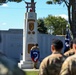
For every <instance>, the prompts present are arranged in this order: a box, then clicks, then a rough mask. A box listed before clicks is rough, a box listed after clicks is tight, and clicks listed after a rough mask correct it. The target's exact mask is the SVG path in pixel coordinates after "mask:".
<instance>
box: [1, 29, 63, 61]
mask: <svg viewBox="0 0 76 75" xmlns="http://www.w3.org/2000/svg"><path fill="white" fill-rule="evenodd" d="M0 33H1V38H2V40H1V43H0V51H1V52H3V53H4V54H5V55H6V56H7V57H8V58H11V59H13V60H15V61H16V62H18V61H19V60H20V54H21V52H22V50H23V48H22V47H23V30H22V29H10V30H8V31H1V32H0ZM55 38H59V39H61V40H62V41H63V43H64V37H62V36H60V37H59V36H54V35H50V34H38V44H39V50H40V59H39V60H40V61H41V60H42V59H43V58H44V57H46V56H48V55H50V54H51V50H50V46H51V42H52V39H55Z"/></svg>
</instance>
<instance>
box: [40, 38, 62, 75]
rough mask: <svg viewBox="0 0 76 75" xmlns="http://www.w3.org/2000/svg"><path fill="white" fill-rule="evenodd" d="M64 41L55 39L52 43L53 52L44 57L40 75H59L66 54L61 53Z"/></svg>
mask: <svg viewBox="0 0 76 75" xmlns="http://www.w3.org/2000/svg"><path fill="white" fill-rule="evenodd" d="M62 48H63V43H62V41H61V40H59V39H54V40H53V42H52V45H51V51H52V54H51V55H49V56H47V57H46V58H44V59H43V61H42V62H41V64H40V67H39V75H59V73H60V69H61V65H62V63H63V61H64V56H63V55H62V53H61V50H62Z"/></svg>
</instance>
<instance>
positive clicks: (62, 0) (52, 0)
mask: <svg viewBox="0 0 76 75" xmlns="http://www.w3.org/2000/svg"><path fill="white" fill-rule="evenodd" d="M73 1H74V0H49V1H47V2H46V3H47V4H62V3H65V5H66V6H67V9H68V20H69V24H70V29H71V31H72V30H73V27H72V20H71V16H70V14H71V11H70V9H71V7H72V5H73Z"/></svg>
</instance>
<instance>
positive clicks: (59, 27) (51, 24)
mask: <svg viewBox="0 0 76 75" xmlns="http://www.w3.org/2000/svg"><path fill="white" fill-rule="evenodd" d="M44 23H45V25H46V26H47V28H48V29H50V31H51V32H52V34H53V35H64V34H65V31H66V25H67V24H68V22H67V20H65V19H64V18H61V17H56V16H52V15H48V17H46V18H44Z"/></svg>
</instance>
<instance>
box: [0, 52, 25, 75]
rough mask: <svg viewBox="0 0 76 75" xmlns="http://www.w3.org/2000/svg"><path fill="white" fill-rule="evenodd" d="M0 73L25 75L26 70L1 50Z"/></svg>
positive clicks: (1, 74) (2, 74)
mask: <svg viewBox="0 0 76 75" xmlns="http://www.w3.org/2000/svg"><path fill="white" fill-rule="evenodd" d="M0 75H25V72H24V71H23V70H21V69H20V68H19V67H18V66H17V63H15V62H14V61H12V60H11V59H9V58H7V57H6V56H5V55H4V54H3V53H1V52H0Z"/></svg>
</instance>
